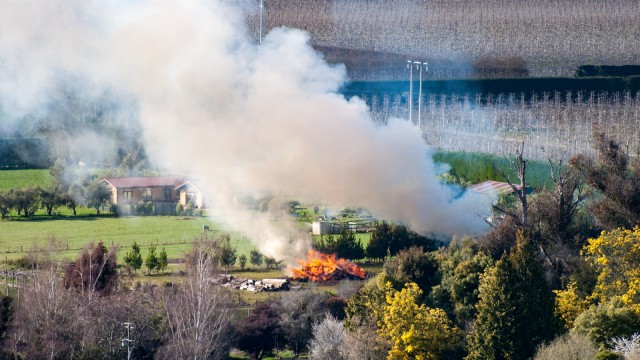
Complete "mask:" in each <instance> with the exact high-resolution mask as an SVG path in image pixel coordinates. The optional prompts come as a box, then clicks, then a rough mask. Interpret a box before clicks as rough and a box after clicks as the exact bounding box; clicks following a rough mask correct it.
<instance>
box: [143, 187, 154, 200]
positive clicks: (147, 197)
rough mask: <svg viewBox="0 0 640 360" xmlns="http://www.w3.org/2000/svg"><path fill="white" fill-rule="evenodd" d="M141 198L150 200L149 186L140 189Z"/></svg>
mask: <svg viewBox="0 0 640 360" xmlns="http://www.w3.org/2000/svg"><path fill="white" fill-rule="evenodd" d="M142 200H144V201H151V200H152V196H151V188H145V189H144V190H142Z"/></svg>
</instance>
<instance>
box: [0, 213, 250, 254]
mask: <svg viewBox="0 0 640 360" xmlns="http://www.w3.org/2000/svg"><path fill="white" fill-rule="evenodd" d="M205 224H206V225H209V228H210V231H209V232H208V235H209V236H214V237H215V236H220V235H222V234H223V233H225V232H224V231H223V230H221V229H220V227H219V226H218V225H216V224H214V223H213V222H211V221H210V220H208V219H207V218H199V217H190V218H186V217H178V216H149V217H119V218H118V217H112V216H99V217H96V216H79V217H77V218H73V217H61V218H54V219H48V218H46V217H37V218H36V220H15V219H14V220H11V221H2V222H0V260H6V259H15V258H18V257H21V256H24V255H25V254H26V252H27V251H29V250H30V249H31V248H33V246H34V245H37V244H43V243H45V242H46V241H47V239H49V238H50V237H52V236H54V237H55V238H56V239H57V240H58V241H59V242H60V243H61V244H62V246H63V248H64V249H65V250H64V251H63V252H62V253H63V255H65V256H69V257H75V256H77V254H78V252H79V250H80V249H82V248H83V247H84V246H86V245H87V244H88V243H90V242H97V241H100V240H102V241H103V242H104V243H105V245H107V246H112V245H116V246H118V247H119V249H120V250H119V251H118V257H119V258H120V259H122V257H124V255H125V254H126V252H127V251H129V247H130V246H131V244H133V242H134V241H136V242H137V243H138V244H139V245H140V246H141V247H142V253H143V256H146V248H147V247H148V246H150V245H156V246H157V248H158V251H160V249H162V248H166V250H167V255H168V256H169V258H170V259H178V258H182V257H183V255H184V254H185V253H186V252H187V251H188V250H189V249H190V246H191V245H190V242H191V241H192V239H193V238H194V237H195V236H197V235H199V234H202V226H203V225H205ZM229 234H230V235H231V237H232V242H233V244H234V245H235V246H237V249H238V255H240V254H246V255H248V254H249V252H250V251H251V249H252V248H253V245H252V244H251V243H250V241H249V239H247V238H245V237H243V236H241V235H239V234H236V233H233V232H229ZM66 249H68V250H66Z"/></svg>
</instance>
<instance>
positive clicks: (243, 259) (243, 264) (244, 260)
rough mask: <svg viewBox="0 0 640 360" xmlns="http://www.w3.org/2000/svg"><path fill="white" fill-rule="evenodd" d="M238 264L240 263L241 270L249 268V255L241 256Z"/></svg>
mask: <svg viewBox="0 0 640 360" xmlns="http://www.w3.org/2000/svg"><path fill="white" fill-rule="evenodd" d="M238 262H239V263H240V270H244V268H245V267H246V266H247V255H245V254H242V255H240V257H238Z"/></svg>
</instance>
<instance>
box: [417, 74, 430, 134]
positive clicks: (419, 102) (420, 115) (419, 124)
mask: <svg viewBox="0 0 640 360" xmlns="http://www.w3.org/2000/svg"><path fill="white" fill-rule="evenodd" d="M413 63H414V64H415V65H416V67H418V68H419V69H420V89H419V90H418V129H421V128H422V68H423V67H424V69H425V72H428V71H429V64H428V63H427V62H420V61H414V62H413Z"/></svg>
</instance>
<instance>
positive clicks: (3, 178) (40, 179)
mask: <svg viewBox="0 0 640 360" xmlns="http://www.w3.org/2000/svg"><path fill="white" fill-rule="evenodd" d="M50 181H51V175H49V170H43V169H28V170H0V191H3V190H9V189H12V188H15V187H16V186H19V187H30V186H41V187H43V186H46V185H47V184H49V183H50Z"/></svg>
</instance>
